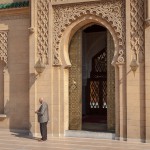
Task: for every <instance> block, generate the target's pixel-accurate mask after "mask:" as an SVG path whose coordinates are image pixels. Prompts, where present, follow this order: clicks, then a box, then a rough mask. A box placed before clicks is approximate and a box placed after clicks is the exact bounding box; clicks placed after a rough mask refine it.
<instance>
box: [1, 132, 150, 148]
mask: <svg viewBox="0 0 150 150" xmlns="http://www.w3.org/2000/svg"><path fill="white" fill-rule="evenodd" d="M0 150H150V144H148V143H135V142H123V141H116V140H106V139H105V140H104V139H90V138H75V137H61V138H58V137H51V138H48V140H47V141H45V142H38V140H37V138H29V137H28V136H25V135H24V136H23V135H18V134H16V133H12V132H3V131H0Z"/></svg>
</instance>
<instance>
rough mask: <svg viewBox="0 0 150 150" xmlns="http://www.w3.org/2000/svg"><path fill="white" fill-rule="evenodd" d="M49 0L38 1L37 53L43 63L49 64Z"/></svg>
mask: <svg viewBox="0 0 150 150" xmlns="http://www.w3.org/2000/svg"><path fill="white" fill-rule="evenodd" d="M48 16H49V0H38V2H37V53H38V58H39V59H40V60H42V61H43V63H45V64H48V29H49V26H48V25H49V22H48V21H49V18H48Z"/></svg>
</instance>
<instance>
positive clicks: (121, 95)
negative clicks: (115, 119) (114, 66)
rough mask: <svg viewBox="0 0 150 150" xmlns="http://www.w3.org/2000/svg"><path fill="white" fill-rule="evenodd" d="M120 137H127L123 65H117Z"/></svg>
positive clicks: (122, 138)
mask: <svg viewBox="0 0 150 150" xmlns="http://www.w3.org/2000/svg"><path fill="white" fill-rule="evenodd" d="M119 89H120V90H119V100H120V139H121V140H126V139H127V102H126V72H125V65H124V64H121V65H119Z"/></svg>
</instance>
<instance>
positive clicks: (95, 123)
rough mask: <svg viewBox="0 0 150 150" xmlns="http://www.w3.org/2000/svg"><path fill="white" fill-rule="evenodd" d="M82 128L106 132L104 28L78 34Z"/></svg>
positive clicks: (90, 29) (90, 27)
mask: <svg viewBox="0 0 150 150" xmlns="http://www.w3.org/2000/svg"><path fill="white" fill-rule="evenodd" d="M82 129H83V130H89V131H107V29H106V28H104V27H103V26H99V25H91V26H89V27H87V28H85V29H84V30H83V31H82Z"/></svg>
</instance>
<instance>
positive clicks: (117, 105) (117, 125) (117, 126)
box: [115, 65, 120, 140]
mask: <svg viewBox="0 0 150 150" xmlns="http://www.w3.org/2000/svg"><path fill="white" fill-rule="evenodd" d="M119 93H120V90H119V68H118V66H117V65H115V134H116V137H115V139H116V140H119V139H120V109H119V108H120V101H119Z"/></svg>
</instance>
